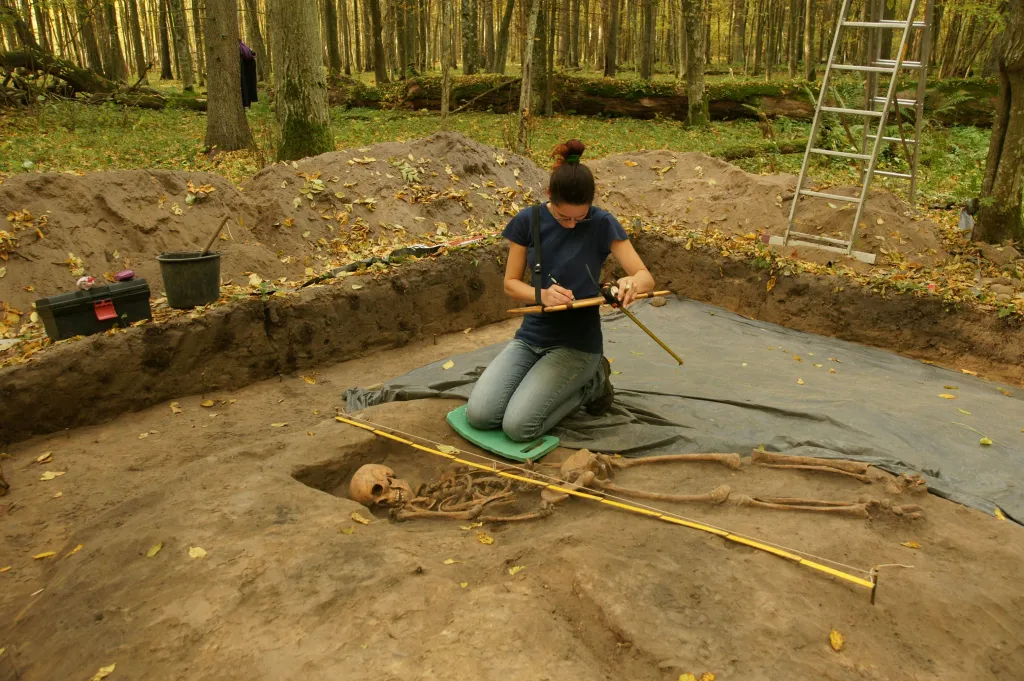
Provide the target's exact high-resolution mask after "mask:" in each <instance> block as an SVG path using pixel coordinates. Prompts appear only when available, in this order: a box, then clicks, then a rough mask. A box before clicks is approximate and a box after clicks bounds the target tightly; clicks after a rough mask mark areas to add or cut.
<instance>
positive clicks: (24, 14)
mask: <svg viewBox="0 0 1024 681" xmlns="http://www.w3.org/2000/svg"><path fill="white" fill-rule="evenodd" d="M0 10H5V12H6V14H7V15H8V16H9V17H10V20H9V21H10V23H11V24H12V25H13V27H14V34H15V35H16V36H18V42H19V44H20V45H21V46H22V47H27V48H29V49H33V50H34V49H38V48H39V43H38V42H37V41H36V34H35V32H34V31H33V30H32V11H31V9H30V8H29V6H28V3H27V1H26V0H22V2H21V10H20V11H19V10H18V8H17V7H16V6H15V5H14V3H13V2H12V1H11V0H7V1H3V2H0Z"/></svg>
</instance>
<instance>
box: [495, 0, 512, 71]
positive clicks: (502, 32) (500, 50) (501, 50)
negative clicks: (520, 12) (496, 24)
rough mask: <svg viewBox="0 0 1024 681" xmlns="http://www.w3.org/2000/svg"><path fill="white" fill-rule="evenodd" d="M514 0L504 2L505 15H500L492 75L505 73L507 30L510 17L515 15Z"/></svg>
mask: <svg viewBox="0 0 1024 681" xmlns="http://www.w3.org/2000/svg"><path fill="white" fill-rule="evenodd" d="M515 6H516V0H505V13H504V14H502V15H501V27H500V28H499V29H498V40H497V43H496V44H495V46H494V66H493V68H492V69H491V72H492V73H501V74H504V73H505V68H506V67H507V64H508V42H509V29H510V28H511V26H512V15H513V14H514V13H515Z"/></svg>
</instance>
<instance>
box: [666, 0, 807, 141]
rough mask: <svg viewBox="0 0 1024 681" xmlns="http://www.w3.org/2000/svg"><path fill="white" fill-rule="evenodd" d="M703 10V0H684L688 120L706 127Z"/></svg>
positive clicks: (691, 123)
mask: <svg viewBox="0 0 1024 681" xmlns="http://www.w3.org/2000/svg"><path fill="white" fill-rule="evenodd" d="M808 2H810V0H808ZM703 10H704V4H703V2H702V1H701V0H683V13H684V14H685V25H686V47H687V57H686V61H687V63H686V98H687V102H686V109H687V112H686V118H687V122H688V123H689V124H690V125H704V124H705V123H707V122H708V102H707V99H706V98H705V96H704V11H703Z"/></svg>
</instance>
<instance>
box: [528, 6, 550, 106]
mask: <svg viewBox="0 0 1024 681" xmlns="http://www.w3.org/2000/svg"><path fill="white" fill-rule="evenodd" d="M550 2H554V0H541V7H540V14H538V15H537V29H536V31H535V33H534V37H533V45H532V48H533V76H532V80H533V106H531V107H530V113H531V115H532V116H541V115H543V114H544V95H545V94H546V93H547V91H548V20H549V17H548V3H550Z"/></svg>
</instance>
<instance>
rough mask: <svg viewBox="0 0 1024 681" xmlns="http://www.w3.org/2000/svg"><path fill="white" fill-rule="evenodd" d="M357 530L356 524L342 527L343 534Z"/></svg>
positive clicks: (353, 532)
mask: <svg viewBox="0 0 1024 681" xmlns="http://www.w3.org/2000/svg"><path fill="white" fill-rule="evenodd" d="M355 531H356V528H355V526H354V525H353V526H352V527H343V528H341V533H342V534H355Z"/></svg>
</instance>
